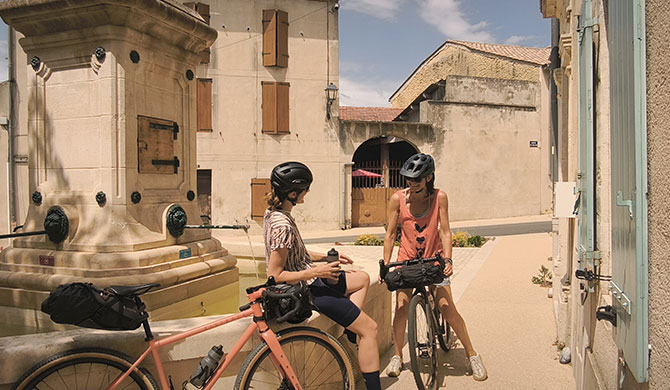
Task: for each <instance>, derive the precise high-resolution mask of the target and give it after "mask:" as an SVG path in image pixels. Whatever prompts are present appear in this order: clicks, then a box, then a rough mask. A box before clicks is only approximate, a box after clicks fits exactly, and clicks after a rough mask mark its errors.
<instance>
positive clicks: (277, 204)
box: [265, 188, 282, 211]
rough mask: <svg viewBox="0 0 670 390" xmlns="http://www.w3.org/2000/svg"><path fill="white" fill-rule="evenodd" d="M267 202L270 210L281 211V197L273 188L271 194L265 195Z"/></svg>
mask: <svg viewBox="0 0 670 390" xmlns="http://www.w3.org/2000/svg"><path fill="white" fill-rule="evenodd" d="M265 201H266V202H267V203H268V206H269V207H268V208H269V209H270V210H273V211H274V210H278V209H281V204H282V200H281V199H280V198H279V196H278V195H277V194H276V193H275V189H274V188H272V189H271V190H270V192H268V193H266V194H265Z"/></svg>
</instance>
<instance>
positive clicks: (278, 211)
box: [263, 161, 381, 389]
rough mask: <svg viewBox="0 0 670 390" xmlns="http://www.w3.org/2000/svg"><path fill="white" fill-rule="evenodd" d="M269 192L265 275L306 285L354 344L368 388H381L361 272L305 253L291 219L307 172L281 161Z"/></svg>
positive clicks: (305, 190)
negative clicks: (366, 311)
mask: <svg viewBox="0 0 670 390" xmlns="http://www.w3.org/2000/svg"><path fill="white" fill-rule="evenodd" d="M270 182H271V184H272V191H271V192H270V193H268V195H267V197H266V198H267V202H268V206H269V207H268V209H267V210H266V211H265V215H264V217H263V234H264V238H265V260H266V265H267V274H268V276H273V277H274V278H275V281H277V282H278V283H279V282H281V283H291V284H293V283H297V282H300V281H303V280H304V281H306V282H307V283H308V284H309V289H310V291H311V293H312V295H313V297H314V305H315V306H316V309H317V310H318V311H319V312H320V313H322V314H324V315H326V316H327V317H328V318H330V319H332V320H333V321H335V322H337V323H338V324H340V325H342V326H343V327H344V328H345V332H347V333H348V334H347V336H348V337H349V339H350V340H351V341H354V342H355V341H356V336H358V337H359V341H358V344H359V345H358V364H359V367H360V368H361V372H362V374H363V379H364V380H365V385H366V387H367V388H368V389H381V383H380V381H379V352H378V346H377V323H376V322H375V321H374V320H373V319H372V318H370V316H368V315H367V314H365V313H364V312H362V311H361V309H360V308H361V307H362V306H363V303H364V302H365V296H366V294H367V291H368V287H369V286H370V276H369V275H368V274H367V273H366V272H364V271H347V272H342V271H341V270H340V264H350V263H352V260H351V259H350V258H349V257H348V256H346V255H340V259H339V261H334V262H330V263H327V262H326V259H327V256H326V255H325V254H322V253H315V252H312V251H309V250H307V248H305V244H304V242H303V241H302V238H301V237H300V231H299V230H298V227H297V226H296V224H295V220H294V219H293V217H292V216H291V210H293V207H294V206H296V205H297V204H301V203H304V202H305V196H306V195H307V193H308V192H309V186H310V185H311V184H312V172H311V171H310V170H309V168H308V167H307V166H306V165H305V164H302V163H299V162H294V161H291V162H285V163H282V164H279V165H277V166H276V167H275V168H274V169H273V170H272V175H271V179H270Z"/></svg>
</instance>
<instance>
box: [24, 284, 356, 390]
mask: <svg viewBox="0 0 670 390" xmlns="http://www.w3.org/2000/svg"><path fill="white" fill-rule="evenodd" d="M274 285H275V282H274V279H273V278H269V279H268V281H267V282H266V283H264V284H261V285H258V286H255V287H249V288H247V290H246V291H247V296H248V299H249V303H247V304H245V305H243V306H241V307H240V313H238V314H234V315H230V316H226V317H224V318H220V319H217V320H215V321H212V322H209V323H207V324H204V325H201V326H198V327H196V328H193V329H189V330H186V331H184V332H181V333H178V334H174V335H171V336H167V337H165V338H162V339H159V340H155V339H154V336H153V334H152V333H151V328H150V327H149V321H148V319H147V320H144V321H143V323H142V325H143V327H144V332H145V334H146V339H145V341H148V342H149V346H148V347H147V349H146V350H145V351H144V352H143V353H142V354H141V355H140V356H139V357H138V358H137V359H135V360H131V359H130V358H129V357H128V356H126V355H124V354H122V353H120V352H118V351H114V350H108V349H100V348H95V349H91V348H89V349H76V350H70V351H67V352H63V353H60V354H57V355H54V356H52V357H49V358H47V359H45V360H43V361H42V362H40V363H38V364H37V365H35V366H33V367H32V368H31V369H30V370H28V371H27V372H26V374H24V375H23V376H22V377H21V378H20V379H19V381H18V382H17V383H16V384H15V385H14V387H13V388H12V389H13V390H25V389H30V390H32V389H87V390H89V389H94V388H95V389H107V390H117V389H119V390H120V389H140V390H151V389H154V390H158V389H170V390H174V385H173V383H172V378H171V376H168V377H166V375H165V371H164V369H163V363H162V362H161V359H160V355H159V353H158V350H159V349H160V348H161V347H163V346H166V345H169V344H172V343H175V342H177V341H180V340H183V339H186V338H188V337H190V336H193V335H196V334H199V333H202V332H206V331H208V330H211V329H214V328H217V327H219V326H222V325H225V324H228V323H230V322H233V321H237V320H240V319H242V318H246V317H252V323H251V324H249V327H248V328H247V329H246V331H245V332H244V333H243V335H242V337H241V338H240V340H239V341H238V342H237V343H236V344H235V345H234V346H233V348H232V349H231V350H230V351H229V352H228V354H227V355H225V359H224V360H223V361H222V362H221V363H220V364H218V366H217V367H216V368H213V369H212V370H211V371H210V372H205V373H204V375H205V377H204V378H201V380H202V381H201V385H200V386H197V387H199V388H204V389H205V390H209V389H211V388H212V387H213V386H214V384H215V383H216V382H217V380H218V379H219V378H220V377H221V375H222V374H223V372H224V371H225V370H226V368H227V367H228V366H229V365H230V363H231V362H232V361H233V359H234V358H235V356H236V355H237V354H238V353H239V352H240V350H241V349H242V347H243V346H244V344H245V343H246V342H247V341H248V340H249V339H250V338H251V337H252V335H253V334H254V333H255V331H256V330H257V331H258V333H259V335H260V337H261V340H262V342H261V343H260V344H259V345H258V346H256V347H255V348H254V349H253V350H252V351H251V352H250V353H249V355H248V357H247V358H246V360H245V361H244V363H243V364H242V368H241V370H240V372H239V374H238V376H237V378H236V381H235V387H234V388H235V389H254V388H256V389H258V388H263V389H266V388H274V389H294V390H300V389H310V388H315V387H319V388H328V389H347V390H348V389H354V387H355V381H354V375H353V365H352V363H351V359H350V358H349V355H348V354H347V352H346V351H345V350H344V348H343V347H342V345H341V344H340V343H339V342H338V341H337V340H336V339H335V338H334V337H333V336H331V335H329V334H327V333H325V332H323V331H321V330H318V329H315V328H311V327H306V326H302V327H293V328H287V329H285V330H282V331H280V332H277V333H274V332H273V331H272V329H270V328H269V327H268V325H267V323H266V321H267V320H266V313H267V314H270V313H268V312H267V311H266V309H267V308H269V307H266V303H267V302H268V299H275V300H280V299H288V300H289V302H293V303H294V304H295V307H294V308H293V309H291V310H289V311H288V312H286V313H285V314H284V315H282V316H279V317H278V318H276V321H277V322H283V321H284V320H286V319H289V318H292V317H291V316H294V315H295V314H296V313H298V312H299V311H300V310H302V309H303V308H302V307H301V304H300V303H299V302H300V301H299V299H298V298H297V297H296V295H295V294H290V293H287V294H281V293H275V292H273V291H271V289H269V288H268V287H271V286H274ZM154 287H158V285H157V284H148V285H140V286H122V287H118V286H116V287H110V288H111V289H114V292H115V293H116V294H119V295H121V296H126V297H132V298H134V299H136V302H138V303H141V300H140V298H139V296H140V295H142V294H144V293H146V292H148V291H149V290H151V289H152V288H154ZM275 302H277V301H275ZM284 303H286V301H284ZM275 311H276V310H275ZM219 347H220V346H219ZM214 348H217V347H213V348H212V350H213V349H214ZM149 355H152V356H153V358H154V362H155V367H156V372H157V373H158V378H159V381H160V387H159V386H158V384H157V383H156V380H155V379H154V377H153V375H152V374H151V373H150V372H149V371H148V370H147V369H146V368H144V367H141V366H140V364H141V363H142V361H144V359H145V358H146V357H147V356H149ZM203 362H204V359H203ZM308 364H310V365H311V366H310V367H308ZM201 366H202V363H201ZM201 366H199V367H201ZM196 372H198V371H197V370H196ZM194 375H195V373H194ZM192 378H193V376H192V377H191V379H192ZM187 382H188V380H186V381H184V382H183V384H182V389H186V386H187ZM192 383H193V382H192Z"/></svg>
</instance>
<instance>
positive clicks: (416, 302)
mask: <svg viewBox="0 0 670 390" xmlns="http://www.w3.org/2000/svg"><path fill="white" fill-rule="evenodd" d="M429 310H430V309H428V307H427V305H426V300H425V299H424V298H423V296H422V295H420V294H417V295H414V296H413V297H412V299H411V300H410V301H409V317H408V320H407V341H408V343H409V358H410V363H411V366H412V372H413V373H414V381H415V382H416V387H417V388H418V389H419V390H431V389H435V388H436V385H437V381H436V376H437V345H436V344H437V343H436V341H435V329H434V328H433V324H432V320H431V318H430V317H431V313H430V311H429Z"/></svg>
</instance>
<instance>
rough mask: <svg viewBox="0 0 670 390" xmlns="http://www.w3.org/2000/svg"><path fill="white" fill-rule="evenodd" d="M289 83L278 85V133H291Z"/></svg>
mask: <svg viewBox="0 0 670 390" xmlns="http://www.w3.org/2000/svg"><path fill="white" fill-rule="evenodd" d="M289 87H290V85H289V83H277V133H279V134H288V133H289Z"/></svg>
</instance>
